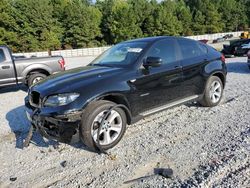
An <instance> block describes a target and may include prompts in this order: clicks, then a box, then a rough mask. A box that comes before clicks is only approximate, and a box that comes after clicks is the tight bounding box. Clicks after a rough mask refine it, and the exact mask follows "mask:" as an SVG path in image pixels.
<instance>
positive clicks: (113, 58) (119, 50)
mask: <svg viewBox="0 0 250 188" xmlns="http://www.w3.org/2000/svg"><path fill="white" fill-rule="evenodd" d="M146 45H147V43H146V42H125V43H119V44H117V45H115V46H113V47H112V48H110V49H108V50H107V51H106V52H104V53H103V54H101V55H100V56H99V57H98V58H96V59H95V60H94V61H93V62H92V63H91V65H100V66H101V65H103V66H125V65H129V64H131V63H133V62H135V60H136V59H137V58H138V57H139V55H140V54H141V53H142V52H143V50H144V49H145V47H146Z"/></svg>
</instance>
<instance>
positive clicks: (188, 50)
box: [178, 39, 207, 59]
mask: <svg viewBox="0 0 250 188" xmlns="http://www.w3.org/2000/svg"><path fill="white" fill-rule="evenodd" d="M178 43H179V46H180V50H181V53H182V57H183V59H191V58H195V57H199V56H202V55H205V54H207V47H206V46H205V45H203V44H200V43H198V42H196V41H192V40H188V39H187V40H185V39H183V40H178Z"/></svg>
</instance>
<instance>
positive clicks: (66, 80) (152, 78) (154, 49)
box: [25, 36, 227, 150]
mask: <svg viewBox="0 0 250 188" xmlns="http://www.w3.org/2000/svg"><path fill="white" fill-rule="evenodd" d="M226 74H227V70H226V64H225V58H224V56H223V55H222V54H221V53H219V52H218V51H216V50H215V49H213V48H212V47H209V46H207V45H205V44H203V43H200V42H197V41H194V40H191V39H186V38H180V37H168V36H166V37H165V36H163V37H151V38H142V39H136V40H131V41H126V42H122V43H119V44H117V45H115V46H113V47H112V48H110V49H109V50H107V51H106V52H104V53H103V54H102V55H100V56H99V57H97V58H96V59H95V60H94V61H93V62H92V63H90V64H89V65H88V66H86V67H81V68H76V69H72V70H68V71H66V72H63V73H58V74H56V75H52V76H50V77H48V78H46V79H45V80H43V81H41V82H39V83H38V84H36V85H34V86H32V87H31V88H30V89H29V93H28V96H27V97H26V98H25V103H26V108H27V116H28V119H29V120H30V121H31V123H32V125H33V126H34V127H36V128H37V129H38V130H39V131H40V132H41V133H42V134H43V136H45V137H49V138H53V139H58V140H60V141H64V142H68V141H70V140H71V137H72V136H73V135H74V134H76V133H77V132H78V131H79V135H80V138H81V140H82V141H83V143H84V144H85V145H87V146H88V147H89V148H90V149H93V150H95V149H97V144H98V148H99V147H100V146H101V148H102V149H103V150H107V149H109V148H112V147H114V146H115V145H116V144H117V143H118V142H119V141H120V140H121V138H122V136H123V135H124V133H125V130H126V125H127V124H131V123H134V122H136V121H138V120H140V119H141V118H143V117H145V116H148V115H150V114H153V113H156V112H159V111H162V110H164V109H167V108H170V107H173V106H176V105H180V104H183V103H187V102H190V101H198V102H199V103H200V104H202V105H203V106H209V107H212V106H216V105H218V104H219V103H220V101H221V98H222V94H223V89H224V87H225V83H226ZM117 104H119V106H116V105H117ZM114 106H116V108H112V107H114Z"/></svg>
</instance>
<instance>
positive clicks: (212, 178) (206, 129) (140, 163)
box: [0, 58, 250, 188]
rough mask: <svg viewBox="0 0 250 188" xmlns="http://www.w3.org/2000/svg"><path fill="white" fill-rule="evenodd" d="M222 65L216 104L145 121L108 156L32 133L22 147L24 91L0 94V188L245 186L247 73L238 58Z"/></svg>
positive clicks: (249, 174) (248, 183)
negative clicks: (167, 173)
mask: <svg viewBox="0 0 250 188" xmlns="http://www.w3.org/2000/svg"><path fill="white" fill-rule="evenodd" d="M227 65H228V71H229V73H228V77H227V85H226V88H225V93H224V99H223V102H222V103H221V105H219V106H217V107H214V108H204V107H201V106H199V105H198V104H195V103H192V104H188V105H182V106H179V107H176V108H173V109H169V110H166V111H164V112H161V113H158V114H156V115H153V116H150V117H147V118H145V119H143V120H141V121H139V122H138V123H136V124H134V125H130V126H129V127H128V129H127V132H126V134H125V136H124V138H123V139H122V141H121V142H120V143H119V144H118V145H117V146H116V147H115V148H113V149H112V150H110V151H109V152H110V155H104V154H100V155H99V154H96V153H93V152H90V151H88V150H87V149H86V148H85V146H83V145H82V144H81V143H74V144H71V145H67V144H62V143H58V142H56V141H48V140H46V139H43V138H41V137H40V136H39V135H38V134H34V136H33V139H32V143H31V144H30V146H29V147H28V148H24V149H22V141H23V139H24V138H25V136H26V134H27V131H28V129H29V126H28V122H27V120H26V118H25V112H24V107H23V98H24V96H25V95H26V93H25V91H23V90H24V89H25V88H21V87H19V88H9V89H2V90H1V91H0V92H1V93H0V97H1V98H0V106H1V107H0V114H1V115H0V121H1V126H0V148H1V150H0V161H1V163H0V187H93V188H94V187H197V186H198V187H250V71H249V69H248V67H247V65H246V58H232V59H227ZM159 168H171V169H173V176H172V178H163V177H162V176H159V175H154V173H155V172H157V170H158V169H159ZM148 175H152V176H150V177H147V178H141V179H137V178H140V177H144V176H148ZM136 179H137V180H136ZM129 180H134V181H130V182H128V183H127V184H125V183H124V182H126V181H129Z"/></svg>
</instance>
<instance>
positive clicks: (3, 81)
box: [0, 48, 16, 86]
mask: <svg viewBox="0 0 250 188" xmlns="http://www.w3.org/2000/svg"><path fill="white" fill-rule="evenodd" d="M6 53H8V50H6V49H4V48H0V86H3V85H8V84H12V83H13V84H14V83H16V77H15V71H14V65H13V63H12V60H11V58H10V57H8V56H7V55H5V54H6Z"/></svg>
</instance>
